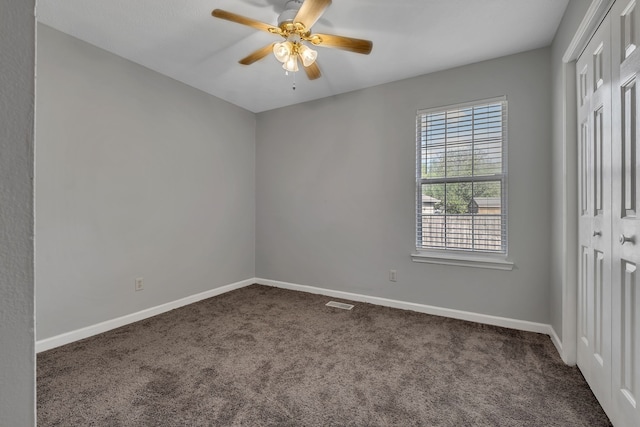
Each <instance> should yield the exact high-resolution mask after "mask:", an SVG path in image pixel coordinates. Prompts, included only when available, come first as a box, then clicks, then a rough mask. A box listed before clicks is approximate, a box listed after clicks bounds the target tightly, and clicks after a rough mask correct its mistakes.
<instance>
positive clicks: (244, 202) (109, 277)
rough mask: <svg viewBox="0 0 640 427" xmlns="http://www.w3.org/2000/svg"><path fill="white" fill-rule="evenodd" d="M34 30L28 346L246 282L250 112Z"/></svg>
mask: <svg viewBox="0 0 640 427" xmlns="http://www.w3.org/2000/svg"><path fill="white" fill-rule="evenodd" d="M38 31H39V35H38V81H37V101H36V102H37V109H38V120H37V155H36V201H37V203H36V259H37V263H36V287H37V294H36V302H37V304H36V307H37V326H38V328H37V329H38V330H37V332H38V334H37V337H38V339H44V338H48V337H51V336H55V335H57V334H60V333H64V332H69V331H72V330H75V329H78V328H82V327H85V326H89V325H94V324H96V323H99V322H102V321H105V320H110V319H113V318H116V317H119V316H122V315H126V314H130V313H134V312H137V311H140V310H142V309H145V308H149V307H153V306H157V305H159V304H162V303H166V302H170V301H174V300H177V299H180V298H183V297H186V296H189V295H193V294H196V293H199V292H202V291H206V290H210V289H213V288H216V287H219V286H222V285H226V284H229V283H233V282H236V281H240V280H244V279H247V278H251V277H254V276H255V261H254V259H255V255H254V254H255V216H254V215H255V197H254V195H255V188H254V183H255V177H254V173H255V116H254V115H253V114H252V113H250V112H248V111H246V110H243V109H241V108H239V107H236V106H233V105H231V104H229V103H227V102H224V101H221V100H220V99H218V98H214V97H212V96H209V95H207V94H205V93H203V92H201V91H198V90H196V89H193V88H191V87H189V86H186V85H184V84H182V83H179V82H177V81H175V80H172V79H170V78H168V77H165V76H162V75H160V74H158V73H155V72H153V71H150V70H148V69H146V68H143V67H141V66H139V65H136V64H134V63H132V62H129V61H127V60H125V59H123V58H120V57H118V56H115V55H113V54H110V53H107V52H105V51H103V50H100V49H98V48H96V47H94V46H91V45H89V44H87V43H85V42H82V41H79V40H77V39H74V38H72V37H70V36H67V35H65V34H63V33H61V32H58V31H56V30H54V29H52V28H50V27H47V26H44V25H39V26H38ZM139 276H141V277H144V285H145V290H144V291H141V292H134V281H135V278H136V277H139Z"/></svg>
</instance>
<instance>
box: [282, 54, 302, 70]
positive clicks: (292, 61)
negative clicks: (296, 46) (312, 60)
mask: <svg viewBox="0 0 640 427" xmlns="http://www.w3.org/2000/svg"><path fill="white" fill-rule="evenodd" d="M282 68H284V69H285V70H287V71H289V72H292V73H295V72H296V71H298V56H297V55H290V56H289V59H287V61H286V62H285V63H284V64H282Z"/></svg>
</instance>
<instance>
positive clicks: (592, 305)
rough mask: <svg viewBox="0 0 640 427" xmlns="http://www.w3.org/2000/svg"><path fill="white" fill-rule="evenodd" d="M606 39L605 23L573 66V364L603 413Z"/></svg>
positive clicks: (607, 282)
mask: <svg viewBox="0 0 640 427" xmlns="http://www.w3.org/2000/svg"><path fill="white" fill-rule="evenodd" d="M610 64H611V36H610V26H609V24H608V23H607V22H606V21H605V22H603V24H602V25H601V26H600V28H599V29H598V31H597V32H596V34H595V35H594V36H593V38H592V39H591V41H590V42H589V44H588V45H587V47H586V49H585V51H584V53H583V54H582V55H581V57H580V58H579V59H578V63H577V70H578V76H577V82H578V88H577V89H578V123H579V129H578V132H579V133H578V134H579V136H580V141H579V155H580V162H579V164H580V166H579V168H580V171H579V173H580V175H579V176H580V185H581V188H580V192H579V196H578V197H579V198H580V199H581V200H580V201H579V206H580V207H581V215H580V219H579V240H580V247H581V248H582V252H581V253H582V256H581V257H580V271H581V283H580V295H579V299H578V302H579V304H578V316H579V317H578V319H579V325H580V328H581V329H580V331H579V336H580V338H579V340H578V355H577V356H578V366H579V368H580V370H581V371H582V373H583V375H584V376H585V378H586V380H587V382H588V383H589V385H590V386H591V388H592V390H593V392H594V394H595V395H596V397H597V398H598V400H599V401H600V403H601V404H602V406H603V407H604V408H605V410H607V408H608V407H609V406H610V402H611V283H612V282H611V274H612V272H611V266H612V264H611V260H612V253H611V251H612V246H611V245H612V243H611V239H612V229H611V215H612V212H611V203H612V199H611V197H612V194H611V185H612V180H611V171H612V169H611V117H612V116H611V112H612V105H611V101H612V98H611V65H610Z"/></svg>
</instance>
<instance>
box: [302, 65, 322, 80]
mask: <svg viewBox="0 0 640 427" xmlns="http://www.w3.org/2000/svg"><path fill="white" fill-rule="evenodd" d="M302 68H304V72H305V73H307V77H309V80H315V79H317V78H320V68H318V63H317V62H314V63H313V64H311V65H309V66H308V67H302Z"/></svg>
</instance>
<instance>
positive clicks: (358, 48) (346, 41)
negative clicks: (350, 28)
mask: <svg viewBox="0 0 640 427" xmlns="http://www.w3.org/2000/svg"><path fill="white" fill-rule="evenodd" d="M330 4H331V0H304V2H303V0H290V1H288V2H287V4H286V7H285V11H284V12H282V13H281V14H280V16H278V25H277V26H274V25H270V24H267V23H264V22H260V21H256V20H254V19H251V18H247V17H245V16H242V15H237V14H235V13H231V12H227V11H225V10H222V9H214V10H213V12H211V14H212V15H213V16H214V17H216V18H220V19H225V20H227V21H231V22H236V23H238V24H242V25H247V26H249V27H252V28H256V29H258V30H261V31H266V32H268V33H271V34H275V35H279V36H281V37H282V38H283V39H284V41H283V42H280V43H271V44H269V45H267V46H265V47H262V48H260V49H258V50H256V51H255V52H252V53H251V54H249V55H248V56H246V57H245V58H242V59H241V60H240V61H239V62H240V64H243V65H250V64H253V63H254V62H256V61H258V60H260V59H262V58H264V57H265V56H267V55H268V54H269V53H271V52H273V54H274V56H275V57H276V59H277V60H278V61H280V62H281V63H282V68H284V69H285V70H286V71H288V72H296V71H298V60H300V62H302V66H303V68H304V71H305V72H306V74H307V77H309V79H310V80H315V79H317V78H318V77H320V68H319V67H318V64H317V62H316V58H317V56H318V53H317V52H316V51H315V50H313V49H311V48H310V47H309V46H308V45H307V44H305V43H303V42H307V43H309V44H311V45H314V46H324V47H331V48H336V49H342V50H346V51H349V52H355V53H361V54H364V55H368V54H369V53H370V52H371V49H372V47H373V43H372V42H371V41H369V40H362V39H355V38H351V37H343V36H336V35H332V34H320V33H316V34H312V33H311V27H312V26H313V25H314V24H315V23H316V22H317V21H318V19H319V18H320V16H321V15H322V14H323V13H324V11H325V10H326V9H327V7H329V5H330Z"/></svg>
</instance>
